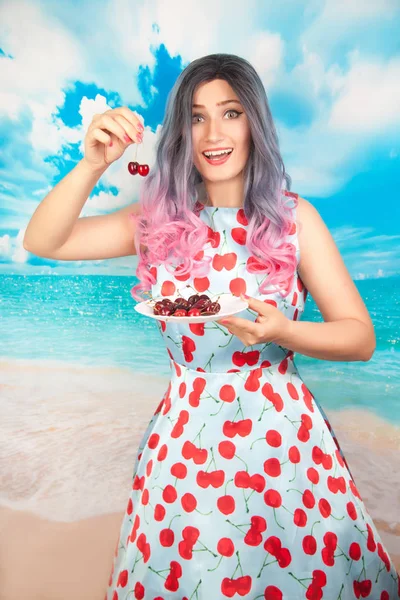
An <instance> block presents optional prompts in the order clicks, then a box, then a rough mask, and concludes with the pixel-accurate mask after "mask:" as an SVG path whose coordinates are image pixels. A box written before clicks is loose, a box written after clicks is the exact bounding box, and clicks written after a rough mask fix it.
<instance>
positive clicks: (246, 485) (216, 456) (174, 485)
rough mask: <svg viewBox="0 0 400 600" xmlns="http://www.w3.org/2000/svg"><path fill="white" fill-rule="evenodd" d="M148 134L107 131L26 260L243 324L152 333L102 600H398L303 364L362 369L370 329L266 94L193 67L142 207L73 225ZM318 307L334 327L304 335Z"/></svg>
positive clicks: (250, 71) (98, 120) (54, 199)
mask: <svg viewBox="0 0 400 600" xmlns="http://www.w3.org/2000/svg"><path fill="white" fill-rule="evenodd" d="M140 125H141V124H140V121H139V119H138V117H137V116H135V115H134V114H133V113H132V112H131V111H129V109H127V108H117V109H114V110H112V111H107V112H106V113H104V114H103V115H96V116H95V117H94V119H93V122H92V124H91V126H90V127H89V130H88V133H87V136H86V139H85V158H84V160H83V161H81V163H80V164H79V165H78V166H77V167H76V168H75V169H74V171H73V172H71V173H70V174H69V175H67V177H66V178H64V180H63V181H62V182H60V183H59V184H58V185H57V186H56V188H54V190H52V192H50V194H49V195H48V196H47V197H46V198H45V199H44V200H43V202H42V203H41V205H40V206H39V207H38V209H37V211H36V213H35V215H34V216H33V217H32V220H31V222H30V224H29V227H28V230H27V232H26V236H25V238H26V245H25V247H26V248H27V249H29V250H30V251H31V252H34V253H36V254H39V255H42V256H50V257H52V258H57V259H59V260H60V259H61V260H62V259H64V260H83V259H95V258H97V259H98V258H109V257H114V256H122V255H127V254H135V253H137V254H138V258H139V264H138V268H137V276H138V278H139V280H140V283H139V284H138V285H137V286H135V287H134V288H132V295H133V297H134V298H135V299H138V300H142V299H143V297H144V296H146V293H148V294H149V293H150V295H151V296H152V297H154V298H156V297H160V296H168V295H172V294H174V293H175V292H177V291H179V290H181V289H183V288H184V287H185V286H186V285H190V286H191V287H192V288H193V293H195V292H197V293H199V294H201V293H207V294H208V295H210V296H211V295H213V294H232V295H234V296H241V297H242V298H244V297H246V299H247V302H248V308H247V309H245V310H243V311H242V312H241V313H240V315H239V316H234V317H230V318H229V319H220V320H217V321H213V322H207V323H196V324H188V323H185V322H184V320H182V322H180V323H179V324H177V323H176V322H171V321H169V322H167V323H165V322H159V321H157V324H158V326H159V329H160V333H161V335H162V336H163V338H164V341H165V344H166V346H167V352H168V354H169V357H170V359H171V379H170V382H169V385H168V388H167V390H166V392H165V394H164V397H163V398H162V400H161V402H160V404H159V406H158V407H157V409H156V410H155V413H154V415H153V417H152V419H151V421H150V423H149V425H148V427H147V430H146V432H145V434H144V436H143V439H142V441H141V444H140V447H139V451H138V454H137V457H136V461H135V465H134V473H133V482H132V490H131V491H130V493H129V498H128V502H127V509H126V513H125V516H124V519H123V522H122V524H121V530H120V536H119V541H118V544H117V547H116V551H115V559H114V564H113V566H112V572H111V575H110V578H109V586H108V590H107V593H106V598H107V600H121V599H125V598H144V599H146V600H147V599H149V600H150V599H152V600H153V599H158V600H159V599H161V598H163V599H165V600H166V599H169V598H179V600H181V599H184V598H186V599H188V598H197V599H204V598H213V599H214V598H231V597H246V598H251V599H252V600H255V599H256V598H267V599H273V600H277V599H289V598H290V599H292V598H308V599H320V598H328V599H329V600H331V599H332V600H347V598H353V597H354V598H367V597H368V598H371V599H372V598H373V599H374V600H375V599H380V600H385V599H386V600H389V598H390V599H392V598H398V597H400V592H399V577H398V574H397V573H396V570H395V568H394V565H393V563H392V561H391V559H390V557H389V556H388V554H387V552H386V550H385V548H384V546H383V544H382V540H381V538H380V536H379V534H378V532H377V529H376V527H375V525H374V523H373V521H372V519H371V517H370V515H369V514H368V511H367V509H366V507H365V505H364V503H363V501H362V499H361V497H360V495H359V492H358V490H357V487H356V484H355V481H354V479H353V478H352V476H351V473H350V470H349V468H348V465H347V463H346V461H345V458H344V456H343V453H342V452H341V449H340V446H339V444H338V441H337V439H336V436H335V434H334V432H333V430H332V428H331V426H330V424H329V421H328V419H327V417H326V415H325V413H324V412H323V410H322V408H321V407H320V406H319V404H318V402H317V400H316V399H315V398H314V397H313V395H312V393H311V392H310V390H309V389H308V388H307V386H306V385H305V383H304V382H303V381H302V379H301V377H300V375H299V373H298V371H297V368H296V366H295V363H294V353H295V352H301V353H303V354H306V355H308V356H312V357H315V358H320V359H322V360H343V361H350V360H363V361H367V360H369V359H370V358H371V356H372V354H373V351H374V348H375V335H374V330H373V326H372V323H371V320H370V317H369V314H368V311H367V309H366V307H365V305H364V303H363V301H362V299H361V297H360V296H359V294H358V291H357V289H356V287H355V285H354V284H353V282H352V280H351V278H350V275H349V273H348V272H347V270H346V268H345V266H344V264H343V261H342V259H341V256H340V254H339V252H338V250H337V248H336V245H335V243H334V241H333V239H332V237H331V235H330V233H329V231H328V230H327V228H326V226H325V224H324V223H323V221H322V219H321V218H320V216H319V214H318V212H317V211H316V210H315V209H314V208H313V206H312V205H311V204H310V203H309V202H307V201H306V200H304V199H302V198H300V197H299V196H298V195H297V194H294V193H292V192H290V191H289V189H290V183H291V181H290V177H289V176H288V175H287V174H286V172H285V169H284V165H283V162H282V158H281V155H280V151H279V144H278V140H277V135H276V132H275V127H274V124H273V121H272V117H271V113H270V110H269V106H268V101H267V98H266V95H265V90H264V88H263V85H262V82H261V80H260V78H259V76H258V75H257V73H256V71H255V70H254V68H253V67H252V66H251V65H250V64H249V63H248V62H247V61H245V60H244V59H242V58H240V57H237V56H234V55H227V54H217V55H210V56H206V57H203V58H201V59H198V60H195V61H193V62H192V63H191V64H190V65H189V66H188V67H187V68H186V69H185V70H184V71H183V72H182V73H181V75H180V76H179V78H178V80H177V82H176V84H175V86H174V88H173V90H172V92H171V94H170V96H169V99H168V105H167V109H166V115H165V119H164V123H163V128H162V130H161V133H160V138H159V142H158V146H157V161H156V165H155V167H154V168H153V169H152V171H151V173H150V175H149V177H148V178H147V179H146V180H144V182H143V186H142V188H141V196H140V202H139V204H138V205H135V206H132V205H131V206H129V207H126V208H125V209H123V210H122V211H118V212H117V213H114V214H112V215H107V216H102V217H89V218H81V219H78V216H79V213H80V210H81V208H82V206H83V204H84V202H85V199H86V198H87V196H88V194H89V193H90V190H91V189H92V188H93V186H94V184H95V182H96V181H97V179H98V177H99V176H100V175H101V174H102V173H103V172H104V170H105V169H106V168H107V167H108V165H109V164H110V163H111V162H113V161H114V160H117V159H118V158H119V157H120V156H122V154H123V152H124V151H125V149H126V147H127V146H128V145H129V144H130V143H133V142H132V140H135V139H136V135H137V133H138V132H139V129H140V128H141V127H140ZM142 129H143V128H142ZM126 135H127V136H128V137H127V138H125V136H126ZM141 139H142V138H140V137H139V138H138V139H137V141H138V142H139V143H140V141H141ZM221 154H223V155H224V156H223V157H222V156H219V157H218V156H216V155H221ZM213 155H214V158H213ZM129 215H130V217H131V221H132V223H131V224H130V225H129V219H128V216H129ZM50 224H51V228H50ZM43 231H45V232H46V235H43ZM132 240H134V245H133V242H132ZM332 290H334V292H335V293H334V294H333V293H332ZM139 292H142V295H140V294H139ZM308 292H309V293H311V295H312V297H313V298H314V299H315V302H316V303H317V305H318V307H319V309H320V311H321V314H322V316H323V318H324V322H323V323H307V322H304V323H301V322H299V318H300V316H301V313H302V312H303V310H304V303H305V299H306V296H307V293H308ZM244 295H245V296H244Z"/></svg>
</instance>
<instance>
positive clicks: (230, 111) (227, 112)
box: [192, 108, 243, 124]
mask: <svg viewBox="0 0 400 600" xmlns="http://www.w3.org/2000/svg"><path fill="white" fill-rule="evenodd" d="M229 113H235V115H236V116H235V117H234V118H235V119H237V118H238V117H239V116H240V115H242V114H243V113H241V112H239V111H238V110H235V109H233V108H231V109H230V110H227V111H226V113H225V115H228V114H229ZM225 115H224V116H225ZM203 118H204V117H203V115H201V114H199V113H196V114H194V115H192V122H193V123H194V124H195V123H198V122H199V121H195V119H203ZM228 120H229V121H230V120H231V119H228Z"/></svg>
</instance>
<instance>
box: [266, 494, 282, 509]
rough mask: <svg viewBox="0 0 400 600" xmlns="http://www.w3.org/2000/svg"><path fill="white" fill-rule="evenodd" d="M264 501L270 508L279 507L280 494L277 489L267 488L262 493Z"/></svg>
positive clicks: (280, 502)
mask: <svg viewBox="0 0 400 600" xmlns="http://www.w3.org/2000/svg"><path fill="white" fill-rule="evenodd" d="M264 502H265V504H267V505H268V506H271V507H272V508H279V507H280V506H281V505H282V496H281V495H280V493H279V492H278V491H277V490H267V491H266V492H265V494H264Z"/></svg>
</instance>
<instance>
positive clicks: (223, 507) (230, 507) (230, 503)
mask: <svg viewBox="0 0 400 600" xmlns="http://www.w3.org/2000/svg"><path fill="white" fill-rule="evenodd" d="M217 506H218V508H219V510H220V511H221V512H222V513H223V514H224V515H230V514H232V513H233V511H234V510H235V499H234V497H233V496H229V495H226V496H220V497H219V498H218V500H217Z"/></svg>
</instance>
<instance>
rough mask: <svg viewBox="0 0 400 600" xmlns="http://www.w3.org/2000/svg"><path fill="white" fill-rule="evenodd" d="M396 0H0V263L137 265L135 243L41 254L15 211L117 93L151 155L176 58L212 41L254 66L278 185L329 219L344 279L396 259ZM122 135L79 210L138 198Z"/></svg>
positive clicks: (79, 144)
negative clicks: (126, 247)
mask: <svg viewBox="0 0 400 600" xmlns="http://www.w3.org/2000/svg"><path fill="white" fill-rule="evenodd" d="M399 31H400V0H375V1H374V2H366V1H365V0H304V1H301V0H280V2H276V1H272V0H247V1H246V3H244V2H243V1H242V0H241V1H238V0H229V1H228V0H227V1H221V2H215V0H202V2H201V3H199V2H198V1H197V0H168V2H165V1H164V0H135V2H128V1H127V0H114V1H109V2H108V1H105V0H96V1H89V0H86V1H80V2H78V1H76V0H69V2H52V1H50V0H42V1H40V0H30V1H27V2H26V1H25V2H24V1H19V0H13V2H7V1H5V0H0V82H1V84H0V273H20V274H27V275H28V274H50V273H55V274H80V273H81V274H109V275H128V276H132V275H134V273H135V268H136V264H137V257H135V256H130V257H121V258H115V259H111V260H100V261H75V262H70V261H53V260H49V259H45V258H41V257H37V256H35V255H33V254H31V253H29V252H28V251H26V250H25V249H24V248H23V244H22V241H23V237H24V233H25V230H26V227H27V225H28V222H29V220H30V218H31V216H32V214H33V212H34V211H35V209H36V207H37V206H38V204H39V203H40V202H41V201H42V200H43V198H44V197H45V196H46V194H48V192H49V191H50V190H51V189H52V188H53V187H54V186H55V185H56V184H57V183H58V181H60V180H61V179H62V178H63V177H64V176H65V175H66V174H67V173H68V172H69V171H71V169H72V168H73V167H74V166H75V165H76V164H77V162H79V160H81V158H82V157H83V153H84V146H83V141H84V137H85V135H86V131H87V128H88V127H89V124H90V122H91V120H92V118H93V115H94V114H96V113H102V112H104V111H106V110H108V109H110V108H116V107H117V106H128V107H129V108H130V109H131V110H132V111H134V112H136V113H137V114H138V115H140V116H141V120H142V121H143V122H144V125H145V134H144V143H143V144H142V145H141V146H140V148H138V160H139V159H140V162H146V163H147V164H149V165H150V169H151V165H152V164H153V162H154V159H155V145H156V142H157V139H158V136H159V132H160V128H161V125H162V121H163V116H164V111H165V106H166V100H167V97H168V94H169V92H170V90H171V89H172V87H173V85H174V83H175V81H176V78H177V77H178V75H179V73H180V72H181V71H182V70H183V69H184V68H185V67H186V66H187V65H188V64H189V63H190V62H191V61H192V60H194V59H196V58H199V57H200V56H204V55H206V54H212V53H216V52H226V53H232V54H236V55H239V56H242V57H243V58H246V59H247V60H249V61H250V62H251V63H252V64H253V65H254V67H255V68H256V69H257V71H258V73H259V75H260V77H261V79H262V81H263V84H264V87H265V90H266V93H267V97H268V101H269V104H270V108H271V112H272V116H273V118H274V122H275V125H276V129H277V133H278V138H279V143H280V148H281V153H282V157H283V160H284V164H285V169H286V171H287V172H288V173H289V175H290V176H291V178H292V187H291V189H292V191H294V192H296V193H298V194H299V195H300V196H302V197H303V198H306V199H307V200H308V201H310V202H311V203H312V204H313V205H314V206H315V207H316V208H317V209H318V211H319V212H320V214H321V216H322V218H323V219H324V221H325V223H326V225H327V226H328V228H329V230H330V232H331V234H332V236H333V238H334V240H335V242H336V244H337V246H338V248H339V251H340V253H341V255H342V257H343V260H344V262H345V264H346V267H347V269H348V271H349V273H350V275H351V276H352V278H353V279H354V280H360V279H368V278H370V279H376V278H382V277H391V276H394V275H398V274H400V227H399V219H400V210H399V208H398V207H399V202H400V194H399V184H400V35H399ZM134 148H135V146H134V145H133V146H131V147H129V148H128V149H127V150H126V152H125V154H124V155H123V157H122V158H121V159H120V160H119V161H117V162H115V163H113V164H112V165H111V166H110V167H109V168H108V169H107V171H106V172H105V173H104V175H103V176H102V177H101V179H100V180H99V182H98V184H97V185H96V187H95V188H94V190H93V192H92V194H91V195H90V197H89V199H88V200H87V202H86V204H85V206H84V208H83V210H82V213H81V215H80V216H82V217H83V216H91V215H101V214H107V213H109V212H112V211H114V210H117V209H119V208H122V207H123V206H126V205H127V204H130V203H131V202H135V201H136V200H137V199H138V193H139V189H140V183H141V182H140V179H141V178H140V177H132V176H131V175H130V174H129V172H128V170H127V164H128V162H129V161H130V160H134Z"/></svg>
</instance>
